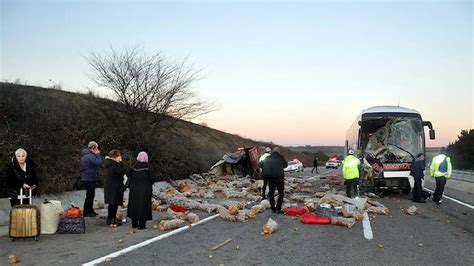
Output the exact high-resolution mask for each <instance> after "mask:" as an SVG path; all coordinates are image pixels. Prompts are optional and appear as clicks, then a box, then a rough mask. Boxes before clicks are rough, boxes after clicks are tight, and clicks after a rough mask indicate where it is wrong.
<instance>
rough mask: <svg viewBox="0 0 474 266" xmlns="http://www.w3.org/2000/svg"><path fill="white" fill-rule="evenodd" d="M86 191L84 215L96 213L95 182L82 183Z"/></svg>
mask: <svg viewBox="0 0 474 266" xmlns="http://www.w3.org/2000/svg"><path fill="white" fill-rule="evenodd" d="M82 183H83V184H84V187H85V189H86V199H85V200H84V215H86V214H89V213H94V208H93V206H94V197H95V181H82Z"/></svg>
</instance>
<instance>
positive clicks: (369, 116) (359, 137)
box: [345, 106, 435, 193]
mask: <svg viewBox="0 0 474 266" xmlns="http://www.w3.org/2000/svg"><path fill="white" fill-rule="evenodd" d="M425 126H427V127H428V128H429V136H430V139H434V138H435V131H434V129H433V126H432V124H431V122H429V121H423V119H422V118H421V115H420V114H419V113H418V112H417V111H416V110H413V109H408V108H404V107H400V106H375V107H371V108H368V109H365V110H363V111H362V112H361V114H360V115H359V116H358V117H357V118H356V120H355V122H354V123H353V124H352V125H351V127H350V128H349V130H348V131H347V135H346V142H345V154H347V151H348V150H349V149H352V150H354V152H355V154H356V156H357V157H359V158H360V159H361V161H362V162H363V163H362V167H363V169H362V171H361V172H362V175H361V177H360V186H361V189H362V190H364V191H372V190H379V189H401V190H402V191H403V193H409V192H410V190H411V187H413V178H412V177H411V176H410V169H411V165H412V162H413V160H414V159H415V157H416V156H417V155H418V154H420V153H422V154H425V150H426V149H425V146H426V143H425V133H424V127H425Z"/></svg>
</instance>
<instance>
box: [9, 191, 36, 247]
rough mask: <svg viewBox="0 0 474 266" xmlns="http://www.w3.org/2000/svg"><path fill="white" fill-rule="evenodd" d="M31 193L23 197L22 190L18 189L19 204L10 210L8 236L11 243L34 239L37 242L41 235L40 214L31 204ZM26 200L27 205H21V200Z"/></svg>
mask: <svg viewBox="0 0 474 266" xmlns="http://www.w3.org/2000/svg"><path fill="white" fill-rule="evenodd" d="M31 191H32V189H31V188H30V193H29V196H28V197H24V195H23V188H21V189H20V196H19V198H20V204H21V205H18V206H14V207H13V208H12V209H11V210H10V226H9V236H10V239H11V240H12V241H15V239H17V238H27V237H34V238H35V241H38V237H39V235H40V233H41V227H40V225H41V219H40V212H39V210H38V208H36V206H35V205H32V204H31V197H32V196H31V195H32V194H31ZM24 198H28V199H29V204H28V205H26V204H25V205H23V199H24Z"/></svg>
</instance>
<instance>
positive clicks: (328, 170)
mask: <svg viewBox="0 0 474 266" xmlns="http://www.w3.org/2000/svg"><path fill="white" fill-rule="evenodd" d="M334 170H336V169H331V170H328V171H326V172H324V173H320V174H319V175H324V174H327V173H329V172H332V171H334Z"/></svg>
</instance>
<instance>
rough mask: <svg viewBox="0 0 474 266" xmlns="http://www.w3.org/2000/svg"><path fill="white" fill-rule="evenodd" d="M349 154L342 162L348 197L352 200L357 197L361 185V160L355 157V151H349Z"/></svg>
mask: <svg viewBox="0 0 474 266" xmlns="http://www.w3.org/2000/svg"><path fill="white" fill-rule="evenodd" d="M348 154H349V155H347V156H346V158H344V160H343V161H342V176H343V177H344V183H345V184H346V195H347V196H348V197H349V198H352V197H354V196H356V194H357V186H358V185H359V166H360V160H359V159H357V158H356V157H355V156H354V151H353V150H349V151H348ZM353 192H354V193H353Z"/></svg>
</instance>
